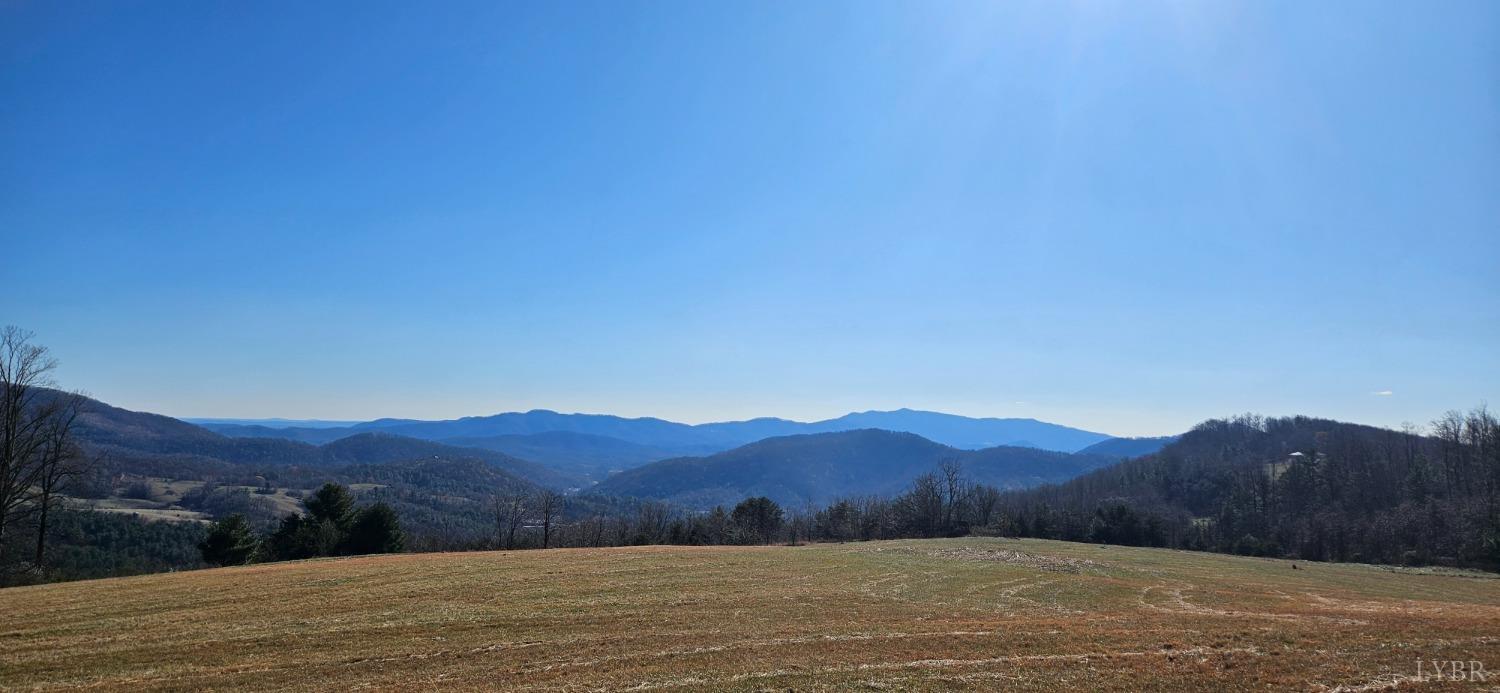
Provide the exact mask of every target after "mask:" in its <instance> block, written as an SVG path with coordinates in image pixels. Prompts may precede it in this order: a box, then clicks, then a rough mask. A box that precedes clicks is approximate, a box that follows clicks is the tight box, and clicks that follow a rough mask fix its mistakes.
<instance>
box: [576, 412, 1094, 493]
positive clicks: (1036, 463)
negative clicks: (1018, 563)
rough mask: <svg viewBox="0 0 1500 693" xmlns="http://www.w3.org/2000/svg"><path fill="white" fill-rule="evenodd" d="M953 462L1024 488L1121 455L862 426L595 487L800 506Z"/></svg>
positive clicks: (670, 465)
mask: <svg viewBox="0 0 1500 693" xmlns="http://www.w3.org/2000/svg"><path fill="white" fill-rule="evenodd" d="M949 460H951V461H956V462H958V463H959V464H961V465H962V467H963V472H964V476H965V477H966V478H968V479H969V480H971V481H974V482H978V483H983V484H989V485H992V486H997V487H1000V488H1026V487H1031V486H1036V485H1038V484H1043V483H1047V482H1055V481H1066V480H1068V479H1071V478H1073V477H1076V476H1078V475H1079V474H1082V473H1084V472H1087V471H1090V470H1093V469H1097V468H1099V467H1103V466H1106V465H1109V464H1112V463H1114V462H1115V461H1117V458H1114V457H1107V456H1099V455H1082V454H1069V453H1061V452H1052V451H1047V450H1039V449H1036V448H1024V447H993V448H985V449H982V450H962V449H959V448H955V447H951V446H948V445H943V444H941V443H935V442H933V441H931V440H928V439H926V438H923V437H921V436H918V435H915V434H912V433H896V432H892V431H885V430H878V429H863V430H855V431H843V432H838V433H815V434H804V435H794V436H783V437H775V438H768V439H765V440H761V441H759V442H756V443H752V444H750V445H745V446H743V447H739V448H735V449H733V450H729V451H726V452H721V453H718V454H715V455H709V456H706V457H686V458H678V459H671V460H664V461H661V462H654V463H651V464H648V465H645V466H642V467H639V468H636V469H632V470H629V471H625V472H621V473H619V474H615V475H614V476H611V477H609V478H608V479H607V480H605V481H604V482H603V483H601V484H599V485H598V486H596V487H594V488H593V490H592V492H593V493H597V494H604V495H614V496H624V497H634V498H652V499H659V500H665V501H670V502H672V503H675V504H678V505H684V506H688V507H698V508H706V507H711V506H713V505H717V504H733V503H734V502H736V501H738V500H740V499H743V498H745V497H747V496H761V495H763V496H768V497H770V498H771V499H772V500H775V501H777V502H779V503H782V504H783V505H790V506H793V507H800V506H802V505H803V504H806V503H813V504H823V503H827V502H828V501H831V500H834V499H837V498H844V497H850V496H860V495H889V494H895V493H899V492H901V491H903V490H905V489H906V488H907V487H908V486H910V485H911V482H912V479H914V478H916V477H917V476H918V475H920V474H924V473H927V472H931V471H933V470H934V469H936V468H937V466H938V465H939V464H941V463H942V462H945V461H949Z"/></svg>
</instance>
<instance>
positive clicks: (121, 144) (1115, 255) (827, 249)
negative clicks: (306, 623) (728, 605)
mask: <svg viewBox="0 0 1500 693" xmlns="http://www.w3.org/2000/svg"><path fill="white" fill-rule="evenodd" d="M0 99H3V101H4V103H6V106H5V107H4V108H0V191H3V192H0V242H3V245H0V251H3V253H4V257H5V260H4V267H5V274H6V279H7V280H8V281H7V282H6V287H5V290H4V291H0V324H15V325H18V326H21V327H23V328H26V329H29V330H32V331H34V332H35V333H36V339H37V342H38V343H41V344H45V345H47V346H49V347H50V348H51V349H52V350H53V352H54V353H55V355H56V356H57V357H58V359H59V360H60V362H61V370H60V371H59V372H58V379H59V382H60V384H61V385H62V386H64V387H68V388H79V389H82V390H85V391H87V392H89V393H91V394H93V395H94V396H96V397H98V398H100V399H102V400H104V401H107V402H110V403H111V404H115V405H117V406H122V407H126V408H130V409H136V410H143V411H152V412H157V413H162V414H168V415H173V416H185V417H226V418H268V417H280V418H308V419H333V420H368V419H371V418H379V417H401V418H421V419H446V418H456V417H461V416H473V415H483V414H487V413H494V412H501V411H525V410H529V409H534V408H546V409H552V410H556V411H565V412H566V411H581V412H591V413H607V414H616V415H621V416H630V417H636V416H655V417H659V418H664V419H669V420H673V421H683V422H688V423H701V422H705V421H723V420H736V419H746V418H753V417H757V416H779V417H783V418H790V419H797V420H817V419H825V418H831V417H836V416H839V415H842V414H844V413H848V412H851V411H864V410H871V409H897V408H902V407H908V408H913V409H925V410H935V411H944V412H953V413H959V414H963V415H968V416H984V417H1000V418H1032V419H1038V420H1042V421H1048V422H1054V423H1059V424H1064V425H1068V426H1075V427H1078V428H1083V429H1086V430H1090V431H1100V432H1104V433H1109V434H1113V435H1126V436H1138V435H1166V434H1172V433H1179V432H1181V431H1183V430H1185V429H1186V428H1187V427H1189V426H1192V425H1193V424H1195V423H1197V422H1199V421H1202V420H1204V419H1207V418H1212V417H1222V416H1226V415H1232V414H1235V413H1241V412H1246V411H1251V412H1258V413H1262V414H1266V415H1289V414H1308V415H1313V416H1320V417H1328V418H1334V419H1340V420H1346V421H1353V422H1359V423H1366V424H1372V425H1379V426H1387V427H1399V426H1400V425H1401V424H1402V423H1403V422H1407V421H1410V422H1414V423H1418V424H1423V423H1426V422H1428V421H1430V420H1432V419H1433V418H1434V417H1436V416H1438V415H1440V414H1442V413H1443V412H1444V411H1446V410H1448V409H1453V408H1460V409H1462V408H1468V407H1471V406H1474V405H1476V404H1478V403H1481V402H1485V401H1487V400H1492V399H1495V398H1496V397H1497V396H1500V395H1497V393H1500V359H1497V358H1495V356H1496V354H1500V272H1497V271H1496V269H1495V258H1497V257H1500V233H1497V228H1500V226H1497V220H1500V195H1497V194H1495V193H1496V191H1497V190H1500V4H1496V3H1486V2H1454V3H1445V4H1443V5H1441V6H1423V5H1418V4H1404V5H1403V4H1375V5H1370V4H1355V3H1318V4H1307V3H1277V2H1264V3H1230V2H1225V3H1204V4H1200V3H1166V2H1163V3H1131V4H1109V3H1072V4H1068V3H1025V2H1021V3H1003V4H1000V3H994V4H987V3H973V4H943V5H932V4H922V3H895V2H874V3H847V2H832V3H824V4H805V5H797V4H794V5H786V4H777V5H768V4H759V3H712V4H694V3H675V2H663V3H601V4H590V5H572V4H551V3H548V4H538V5H524V4H522V5H516V4H493V3H485V2H456V3H452V4H448V5H445V6H444V7H443V8H442V10H441V11H434V10H433V9H432V8H428V7H422V6H416V5H399V4H398V5H381V6H376V5H367V4H359V5H354V4H339V3H313V4H300V3H299V4H286V5H280V6H278V7H277V9H276V11H267V10H266V9H265V8H263V7H260V6H238V7H236V6H219V5H210V4H196V3H184V4H173V3H163V4H148V5H142V6H125V5H109V4H102V5H76V4H69V3H44V2H25V1H23V2H12V3H5V4H4V5H3V6H0Z"/></svg>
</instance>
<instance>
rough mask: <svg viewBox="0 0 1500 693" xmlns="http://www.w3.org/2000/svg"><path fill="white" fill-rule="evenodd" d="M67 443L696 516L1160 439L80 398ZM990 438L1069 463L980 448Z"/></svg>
mask: <svg viewBox="0 0 1500 693" xmlns="http://www.w3.org/2000/svg"><path fill="white" fill-rule="evenodd" d="M848 427H856V428H852V429H848ZM893 428H904V429H911V430H890V429H893ZM846 429H847V430H846ZM216 431H217V432H216ZM788 431H790V432H791V433H787V432H788ZM928 436H934V437H938V438H940V439H941V440H932V439H930V438H928ZM79 438H80V440H81V442H83V443H85V444H86V445H87V446H88V447H89V448H90V449H92V450H94V451H97V452H100V453H104V454H106V455H107V457H108V459H109V461H110V468H111V469H113V470H115V471H116V472H124V473H130V474H137V475H146V476H157V477H167V478H178V479H214V478H244V476H245V475H247V474H252V475H261V476H265V477H266V478H271V477H277V478H284V479H285V478H303V477H308V478H310V477H311V476H317V475H319V474H322V475H330V476H331V477H332V478H341V479H361V480H364V479H369V480H371V481H372V483H373V482H376V481H378V482H379V483H387V480H389V479H400V480H401V483H402V484H403V485H404V486H403V488H408V489H412V490H413V492H418V491H420V492H425V493H439V489H448V488H459V486H456V484H461V483H465V482H462V480H461V479H458V478H455V477H454V475H455V474H468V475H469V476H470V477H471V478H472V479H473V482H472V483H469V484H468V485H467V486H463V487H462V488H464V489H466V490H465V493H469V494H474V493H482V492H483V488H482V487H486V486H488V485H493V484H499V487H497V490H496V492H499V490H500V489H501V488H519V487H531V488H535V487H550V488H555V489H577V490H581V491H583V492H584V493H585V494H586V495H587V496H589V497H591V498H593V499H596V500H597V502H599V503H608V502H612V501H608V500H606V499H608V498H621V499H655V500H664V501H669V502H671V503H674V504H677V505H681V506H685V507H698V508H702V507H709V506H712V505H714V504H719V503H733V502H737V501H739V500H741V499H743V498H745V497H747V496H751V495H766V496H770V497H771V498H773V499H775V500H777V501H779V502H782V503H785V504H790V505H796V506H800V505H802V504H806V503H825V502H827V501H829V500H832V499H835V498H841V497H849V496H855V495H870V494H874V495H886V494H894V493H898V492H900V491H901V490H903V489H904V488H906V487H907V486H908V485H909V484H910V483H911V481H912V479H913V478H914V477H916V476H917V475H919V474H923V473H926V472H929V471H932V470H934V469H935V468H936V467H937V465H938V464H939V463H941V462H944V461H949V460H952V461H957V462H959V463H960V464H962V465H963V467H964V473H965V476H966V477H967V478H968V479H969V480H971V481H974V482H978V483H984V484H989V485H993V486H997V487H1001V488H1017V489H1018V488H1028V487H1032V486H1036V485H1039V484H1043V483H1048V482H1060V481H1065V480H1068V479H1071V478H1074V477H1076V476H1078V475H1080V474H1083V473H1086V472H1089V471H1090V470H1094V469H1097V468H1099V467H1103V466H1106V465H1109V464H1112V463H1114V462H1115V461H1118V460H1119V459H1122V458H1124V457H1133V456H1138V455H1144V454H1149V453H1151V452H1154V451H1156V450H1158V449H1160V448H1161V446H1162V445H1165V444H1166V443H1168V442H1170V441H1171V440H1172V438H1140V439H1133V438H1110V437H1108V436H1104V435H1102V434H1098V433H1092V432H1089V431H1082V430H1079V429H1074V428H1069V427H1066V426H1058V425H1056V424H1049V423H1043V422H1039V421H1033V420H1030V419H972V418H967V417H962V416H954V415H950V414H939V413H934V412H922V411H912V410H905V409H903V410H898V411H892V412H863V413H857V414H850V415H847V416H843V417H839V418H837V419H830V420H828V421H819V422H813V423H800V422H796V421H788V420H785V419H752V420H750V421H735V422H725V423H715V424H700V425H688V424H681V423H675V422H671V421H664V420H661V419H626V418H622V417H616V416H606V415H586V414H559V413H556V412H550V411H532V412H525V413H510V414H498V415H495V416H488V417H472V418H466V419H458V420H454V421H406V420H393V419H382V420H379V421H371V422H365V423H360V424H356V425H353V426H340V427H331V428H314V427H283V428H277V427H274V426H266V425H260V424H245V423H224V422H219V423H205V424H203V425H201V426H199V425H193V424H190V423H186V422H183V421H180V420H177V419H172V418H169V417H165V416H159V415H156V414H148V413H142V412H133V411H128V410H125V409H120V408H117V407H112V406H109V405H107V404H104V403H102V402H95V401H90V402H89V403H88V405H87V407H86V410H85V414H84V415H83V416H82V417H81V419H80V427H79ZM747 439H748V440H747ZM991 440H1004V441H1010V442H1015V441H1022V440H1024V441H1026V442H1027V443H1028V445H1041V444H1047V445H1054V446H1060V447H1066V448H1068V449H1070V450H1073V449H1078V448H1082V449H1083V452H1078V453H1074V452H1070V451H1058V450H1044V449H1041V448H1039V447H1029V446H1023V445H985V443H987V442H988V441H991ZM740 441H746V442H743V443H742V442H740ZM465 464H467V465H470V466H467V467H465V466H464V465H465ZM464 469H468V470H470V471H469V472H463V471H462V470H464ZM479 470H484V471H483V473H480V471H479ZM288 475H290V476H288ZM476 484H477V485H476ZM430 497H431V498H432V499H433V500H431V501H426V502H428V503H429V505H431V504H432V503H440V502H442V501H440V500H439V499H440V496H430ZM424 507H425V506H424ZM467 512H470V513H472V512H474V511H473V510H472V509H471V510H470V511H467ZM431 521H432V522H433V523H434V524H440V523H441V521H440V520H439V519H435V518H434V519H432V520H431Z"/></svg>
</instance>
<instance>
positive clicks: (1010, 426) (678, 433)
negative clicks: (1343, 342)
mask: <svg viewBox="0 0 1500 693" xmlns="http://www.w3.org/2000/svg"><path fill="white" fill-rule="evenodd" d="M197 421H198V422H201V425H203V426H204V427H205V428H208V429H210V430H213V431H215V432H218V433H222V434H224V435H229V436H236V437H247V438H285V439H288V440H300V441H303V442H308V443H326V442H330V441H334V440H338V439H339V438H343V437H347V436H351V435H355V434H358V433H364V432H369V431H380V432H384V433H391V434H395V435H402V436H407V437H411V438H421V439H424V440H436V441H448V442H455V443H457V442H459V441H471V442H472V441H474V440H479V439H491V440H492V443H493V442H494V441H493V439H496V438H498V437H503V436H529V435H535V434H540V433H548V434H557V433H577V434H583V435H586V436H602V437H606V438H613V439H616V440H618V441H623V442H625V443H631V444H634V445H637V446H644V447H646V448H650V449H654V450H657V451H660V452H662V453H665V456H671V455H698V454H708V453H713V452H722V451H724V450H729V449H731V448H735V447H738V446H741V445H745V444H748V443H753V442H755V441H758V440H763V439H766V438H770V437H775V436H788V435H801V434H809V433H834V432H838V431H852V430H859V429H866V428H878V429H882V430H887V431H897V432H902V433H915V434H917V435H919V436H922V437H924V438H927V439H928V440H932V441H935V442H938V443H942V444H944V445H948V446H950V447H955V448H960V449H966V450H977V449H980V448H988V447H995V446H999V445H1009V446H1019V447H1034V448H1040V449H1043V450H1054V451H1058V452H1076V451H1078V450H1081V449H1083V448H1085V447H1088V446H1090V445H1093V444H1096V443H1100V442H1103V441H1106V440H1110V439H1111V437H1110V436H1108V435H1105V434H1102V433H1094V432H1092V431H1085V430H1081V429H1077V428H1071V427H1068V426H1061V425H1058V424H1052V423H1046V422H1042V421H1037V420H1034V419H997V418H971V417H967V416H958V415H954V414H942V413H938V412H929V411H916V410H912V409H899V410H896V411H867V412H858V413H852V414H846V415H844V416H841V417H839V418H836V419H828V420H826V421H814V422H811V423H804V422H800V421H790V420H787V419H778V418H760V419H750V420H747V421H727V422H721V423H706V424H684V423H677V422H673V421H666V420H663V419H656V418H636V419H627V418H624V417H619V416H610V415H604V414H560V413H558V412H554V411H548V410H545V409H536V410H532V411H528V412H511V413H505V414H495V415H492V416H473V417H465V418H462V419H452V420H447V421H416V420H410V419H377V420H375V421H368V422H365V423H360V424H355V425H353V426H342V427H338V426H334V427H312V426H285V427H278V426H270V425H266V424H265V423H226V422H224V421H223V420H204V419H199V420H197ZM553 442H561V443H563V444H564V446H565V447H572V448H577V447H580V446H584V444H583V443H582V442H581V441H579V440H572V439H568V440H564V439H555V440H554V441H553ZM598 442H599V441H597V440H595V443H598ZM500 444H505V445H516V446H522V445H524V446H528V447H531V449H533V450H535V449H538V448H536V447H535V446H538V445H542V446H547V445H549V444H548V442H547V441H544V440H533V441H525V442H523V441H519V440H515V439H511V440H510V442H509V443H500ZM553 450H554V448H552V447H548V448H547V452H543V453H542V454H543V455H550V454H552V451H553Z"/></svg>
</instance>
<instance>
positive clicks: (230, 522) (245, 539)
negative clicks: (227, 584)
mask: <svg viewBox="0 0 1500 693" xmlns="http://www.w3.org/2000/svg"><path fill="white" fill-rule="evenodd" d="M259 543H260V542H259V541H257V540H256V538H255V535H254V534H253V533H251V531H250V523H248V522H246V521H245V516H244V515H239V514H235V515H230V516H229V517H226V518H224V519H222V520H219V521H218V522H215V523H213V526H211V527H210V528H209V530H208V536H207V537H205V538H204V539H203V541H202V542H199V544H198V551H200V552H201V553H202V554H203V562H204V563H208V564H210V565H244V564H245V562H246V561H249V560H250V555H251V554H253V553H255V548H256V546H257V545H258V544H259Z"/></svg>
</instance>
